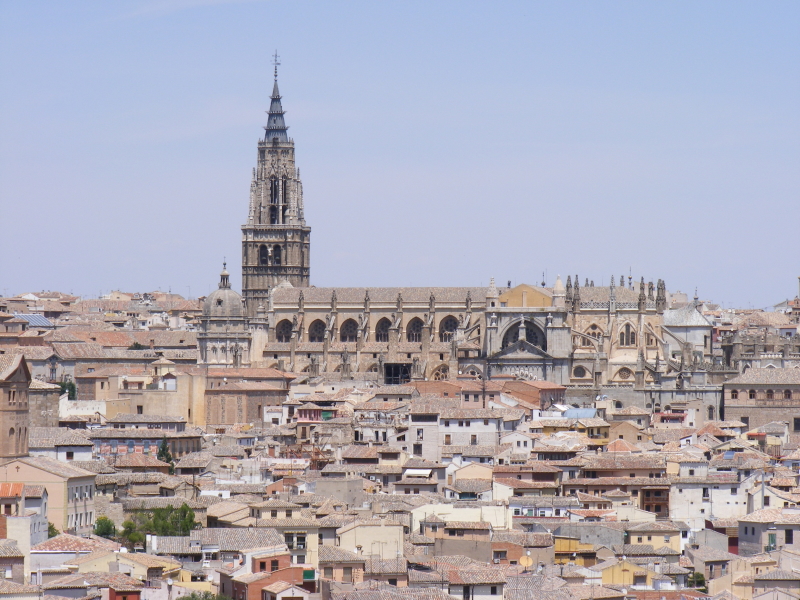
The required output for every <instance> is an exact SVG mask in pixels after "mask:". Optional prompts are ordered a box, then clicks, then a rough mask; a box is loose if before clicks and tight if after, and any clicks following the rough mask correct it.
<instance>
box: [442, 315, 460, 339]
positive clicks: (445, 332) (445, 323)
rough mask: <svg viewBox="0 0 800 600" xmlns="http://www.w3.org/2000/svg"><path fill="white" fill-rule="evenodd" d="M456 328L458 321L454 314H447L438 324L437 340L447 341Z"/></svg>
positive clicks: (451, 337)
mask: <svg viewBox="0 0 800 600" xmlns="http://www.w3.org/2000/svg"><path fill="white" fill-rule="evenodd" d="M457 329H458V321H457V320H456V318H455V317H454V316H452V315H451V316H448V317H445V318H444V319H442V322H441V323H440V324H439V341H440V342H449V341H450V340H452V339H453V336H454V335H455V333H456V330H457Z"/></svg>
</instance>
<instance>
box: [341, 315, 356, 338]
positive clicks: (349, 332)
mask: <svg viewBox="0 0 800 600" xmlns="http://www.w3.org/2000/svg"><path fill="white" fill-rule="evenodd" d="M339 339H340V340H341V341H343V342H355V341H356V340H357V339H358V324H356V322H355V321H353V319H347V321H345V322H344V323H342V328H341V329H340V330H339Z"/></svg>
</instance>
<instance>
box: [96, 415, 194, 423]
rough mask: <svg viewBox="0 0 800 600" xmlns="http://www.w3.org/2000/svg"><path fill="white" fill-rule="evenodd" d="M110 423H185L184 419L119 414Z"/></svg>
mask: <svg viewBox="0 0 800 600" xmlns="http://www.w3.org/2000/svg"><path fill="white" fill-rule="evenodd" d="M107 422H108V423H185V422H186V419H184V418H183V417H171V416H168V415H139V414H133V413H117V415H115V416H114V417H112V418H110V419H108V421H107Z"/></svg>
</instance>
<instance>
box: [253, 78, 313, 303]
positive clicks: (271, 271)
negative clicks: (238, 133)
mask: <svg viewBox="0 0 800 600" xmlns="http://www.w3.org/2000/svg"><path fill="white" fill-rule="evenodd" d="M268 114H269V118H268V121H267V125H266V126H265V127H264V130H265V134H264V139H262V140H259V141H258V157H257V166H256V168H255V169H253V180H252V183H251V184H250V209H249V212H248V215H247V223H246V224H245V225H243V226H242V293H243V295H244V299H245V302H246V306H247V311H248V315H249V316H251V317H255V316H256V313H257V311H258V308H259V307H260V306H265V305H266V304H267V301H268V293H269V290H270V289H272V288H274V287H275V286H277V285H279V284H280V283H281V282H284V281H285V282H288V283H290V284H291V285H293V286H294V287H307V286H308V285H309V273H310V257H309V253H310V248H311V246H310V240H311V228H310V227H308V226H306V222H305V217H304V215H303V184H302V182H301V181H300V170H299V169H298V168H297V167H296V166H295V160H294V140H292V139H291V138H289V136H288V134H287V130H288V127H287V126H286V123H285V122H284V118H283V115H284V111H283V107H282V106H281V95H280V92H279V91H278V79H277V72H276V75H275V85H274V88H273V90H272V97H271V103H270V108H269V113H268Z"/></svg>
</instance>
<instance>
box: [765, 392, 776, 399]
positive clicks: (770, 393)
mask: <svg viewBox="0 0 800 600" xmlns="http://www.w3.org/2000/svg"><path fill="white" fill-rule="evenodd" d="M774 399H775V392H773V391H772V390H767V400H774Z"/></svg>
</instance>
